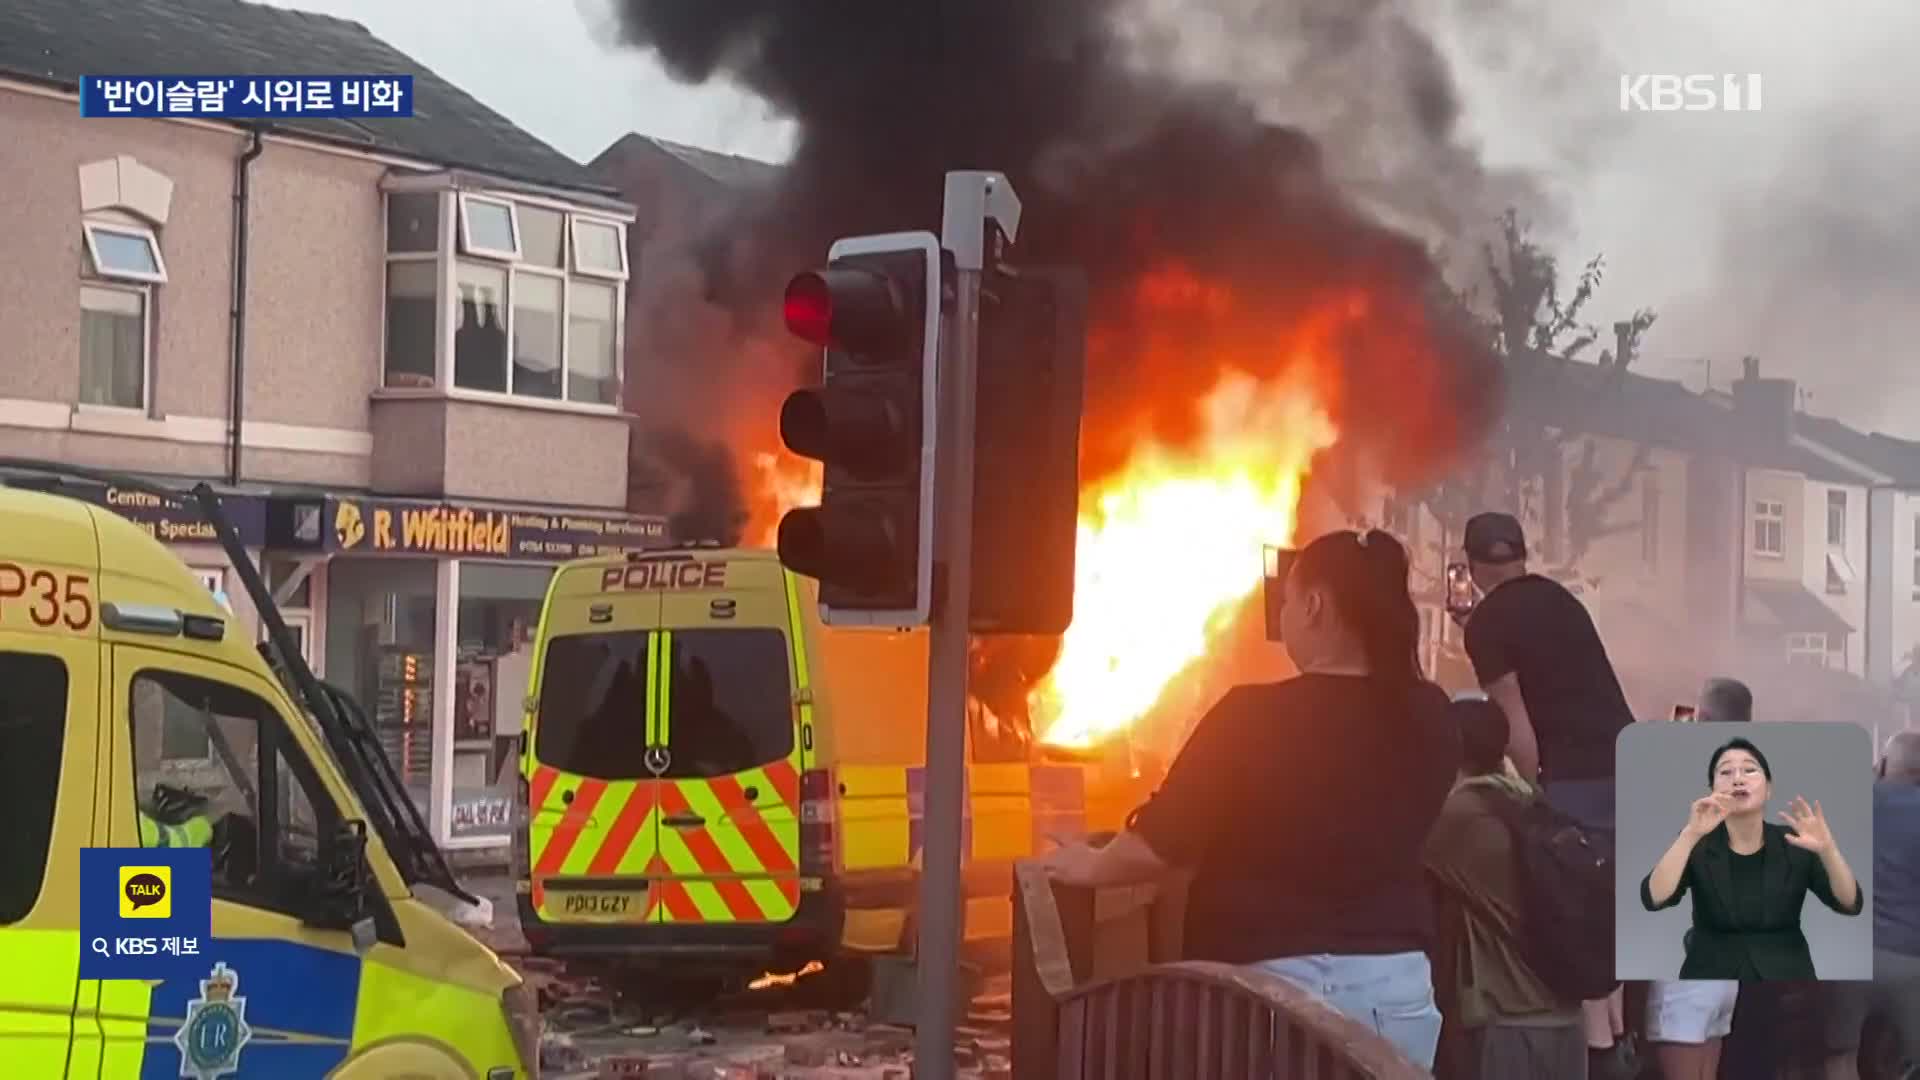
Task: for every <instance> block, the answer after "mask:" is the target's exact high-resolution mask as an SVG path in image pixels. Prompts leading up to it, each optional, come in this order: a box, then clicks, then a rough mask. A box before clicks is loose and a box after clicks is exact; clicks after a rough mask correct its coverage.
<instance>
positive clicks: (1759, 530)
mask: <svg viewBox="0 0 1920 1080" xmlns="http://www.w3.org/2000/svg"><path fill="white" fill-rule="evenodd" d="M1786 539H1787V509H1786V506H1785V505H1784V504H1782V503H1779V502H1775V501H1772V500H1769V499H1759V500H1756V501H1755V502H1754V504H1753V553H1754V554H1755V555H1765V556H1768V557H1769V558H1775V559H1779V558H1785V557H1786V554H1787V544H1786Z"/></svg>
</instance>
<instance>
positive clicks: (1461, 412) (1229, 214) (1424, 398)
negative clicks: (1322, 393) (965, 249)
mask: <svg viewBox="0 0 1920 1080" xmlns="http://www.w3.org/2000/svg"><path fill="white" fill-rule="evenodd" d="M1483 6H1487V5H1483ZM1420 7H1421V5H1417V4H1414V3H1411V2H1407V0H1364V2H1355V0H1292V2H1290V3H1267V2H1255V0H1216V2H1214V3H1210V4H1205V5H1195V4H1192V3H1185V4H1178V5H1173V4H1170V3H1167V2H1159V0H1156V2H1137V3H1123V2H1121V0H1047V2H1045V3H1034V2H1032V0H967V2H964V3H963V2H959V0H927V2H921V3H908V4H902V3H897V2H881V0H846V2H838V3H833V4H795V3H789V2H785V0H702V2H701V3H697V4H694V3H685V2H683V0H619V2H618V6H617V9H616V15H617V24H618V27H619V33H620V35H621V39H622V41H623V42H624V43H625V44H627V45H631V46H635V47H639V48H643V49H647V50H650V51H652V52H653V53H655V54H657V56H658V57H659V59H660V60H661V61H662V62H663V64H664V65H665V66H666V67H667V69H668V70H669V71H670V72H671V73H672V74H673V75H674V76H675V77H676V78H679V79H682V80H685V81H688V82H694V83H699V82H705V81H707V80H709V79H714V78H716V77H723V78H726V79H729V80H731V81H733V82H735V83H737V84H739V85H741V86H743V87H745V88H747V89H749V90H751V91H754V92H756V93H758V94H759V95H761V96H762V97H764V98H765V99H766V100H767V101H768V102H769V103H770V104H771V105H772V106H773V107H774V108H776V109H778V110H780V111H782V112H784V113H785V114H787V115H789V116H791V117H793V118H794V119H795V120H797V122H798V126H799V132H800V134H799V141H798V145H797V148H796V151H795V153H794V156H793V159H792V161H791V163H790V165H789V166H788V167H786V168H785V169H784V170H783V171H782V172H781V174H780V176H779V178H778V180H777V182H776V183H775V185H774V186H773V188H772V189H771V191H769V192H768V193H767V194H766V196H765V197H764V198H754V199H750V200H748V201H747V203H746V204H745V205H744V207H743V208H742V209H740V210H739V211H738V212H737V213H735V214H733V215H731V216H728V217H726V218H723V219H720V220H717V221H710V222H707V223H706V225H707V227H708V228H709V229H710V230H711V231H713V232H716V233H718V234H721V235H723V236H724V237H725V242H719V243H716V242H712V239H711V237H709V238H708V239H707V240H705V241H703V242H702V243H699V244H687V245H683V248H682V249H683V250H685V251H686V252H688V253H689V254H691V255H694V256H696V257H697V258H696V261H695V262H694V264H693V265H688V266H679V267H671V268H668V269H667V270H665V271H664V273H665V274H667V275H668V277H669V278H670V279H677V280H673V281H672V286H673V287H672V289H671V295H673V296H675V297H678V298H679V299H678V300H676V301H675V302H673V303H672V304H671V305H670V309H668V310H664V311H663V314H665V315H666V316H667V317H668V318H669V319H670V320H672V321H675V322H677V326H676V327H675V328H674V329H672V330H671V331H666V332H668V333H671V334H673V335H674V336H675V337H676V338H677V339H678V340H675V341H674V342H672V343H671V348H668V349H665V350H655V351H654V353H653V355H652V356H650V357H649V363H660V364H663V365H667V366H670V367H672V368H674V369H675V370H674V371H672V372H663V373H662V374H661V377H660V380H659V381H658V386H659V387H660V390H659V392H658V393H656V392H654V390H653V388H652V384H654V383H655V382H656V380H654V379H653V377H652V376H651V374H649V375H648V376H647V377H646V381H647V382H648V383H649V384H650V388H649V392H648V394H647V397H648V398H649V399H651V400H653V401H656V402H660V403H662V404H663V406H664V407H665V408H666V409H667V410H669V411H680V410H682V409H684V408H685V406H684V404H683V403H684V402H686V401H688V400H689V397H688V396H687V395H686V394H683V393H673V394H671V396H669V391H670V390H686V391H688V392H689V393H691V394H692V398H691V400H697V401H701V402H703V403H705V402H711V403H712V404H711V408H702V409H701V410H700V411H699V412H698V413H697V414H696V415H699V416H701V417H702V418H703V420H704V421H705V423H704V428H705V431H706V434H707V437H709V438H710V439H715V440H720V441H728V440H731V441H732V445H733V446H734V447H735V449H736V451H748V452H750V451H751V450H752V449H754V448H771V447H770V444H771V443H772V441H773V436H772V430H773V419H774V416H775V414H776V411H777V403H778V399H779V395H780V394H781V393H783V392H784V391H785V390H787V389H789V388H790V387H791V386H792V385H794V384H795V383H796V382H797V381H798V380H799V378H800V375H801V367H800V363H801V362H800V361H799V360H798V359H797V358H796V359H794V360H791V361H790V360H788V359H786V357H788V356H794V355H796V354H793V353H791V352H790V351H787V350H785V349H784V342H782V343H781V345H780V346H769V345H768V344H767V342H768V341H770V340H771V341H780V338H779V336H778V334H777V333H775V331H776V330H777V327H773V326H771V325H770V320H771V319H772V318H773V317H774V316H773V311H774V309H775V308H776V307H777V305H776V304H775V303H774V298H775V297H777V295H778V289H779V286H780V284H781V282H782V281H783V280H784V278H785V277H786V276H787V275H788V274H790V273H791V272H792V271H793V270H795V269H797V268H800V267H804V266H807V265H811V264H812V263H813V262H815V261H817V260H818V259H819V258H820V256H821V255H822V254H823V253H824V251H825V249H826V246H827V244H828V243H829V242H830V241H831V239H832V238H833V237H835V236H839V235H845V234H848V233H856V232H873V231H887V230H893V229H913V228H937V223H938V221H939V201H940V197H941V187H942V176H943V174H944V173H945V172H946V171H947V170H949V169H955V168H992V169H998V170H1001V171H1003V172H1006V173H1007V174H1008V175H1009V177H1010V178H1011V179H1012V180H1013V183H1014V186H1015V188H1016V190H1017V191H1019V192H1020V194H1021V196H1022V200H1023V202H1024V204H1025V214H1024V217H1023V221H1022V226H1021V234H1020V237H1019V243H1018V245H1017V249H1016V254H1017V256H1018V257H1019V258H1020V259H1022V260H1026V261H1031V262H1071V263H1074V264H1077V265H1080V266H1082V267H1085V268H1086V269H1087V270H1088V272H1089V273H1090V274H1091V276H1092V279H1093V282H1092V283H1093V287H1094V308H1095V322H1096V324H1097V325H1098V326H1099V328H1100V331H1101V336H1100V338H1099V340H1098V341H1096V342H1095V343H1094V346H1095V347H1094V348H1093V349H1092V350H1091V354H1090V357H1089V365H1090V370H1089V372H1088V378H1087V405H1086V419H1085V431H1086V446H1085V461H1084V463H1083V467H1084V469H1085V470H1086V471H1087V472H1088V474H1089V475H1090V476H1097V475H1099V474H1101V473H1103V472H1105V471H1107V470H1110V469H1112V468H1114V467H1116V466H1118V465H1119V464H1121V463H1122V462H1123V461H1124V458H1125V454H1126V452H1127V450H1128V448H1129V447H1130V446H1131V445H1132V444H1133V443H1134V442H1135V441H1136V440H1137V439H1138V438H1139V437H1141V436H1143V435H1152V436H1155V437H1158V438H1160V439H1162V440H1165V441H1168V442H1171V443H1174V444H1176V445H1177V444H1178V443H1179V442H1180V440H1181V439H1183V438H1185V437H1187V436H1189V435H1190V434H1192V431H1191V429H1192V427H1193V425H1194V423H1195V420H1194V413H1193V409H1192V403H1193V402H1194V401H1195V400H1196V399H1198V398H1199V397H1200V396H1201V395H1202V394H1203V393H1204V392H1205V391H1206V390H1207V389H1210V388H1211V387H1212V385H1213V384H1214V382H1215V380H1216V379H1217V378H1218V376H1219V375H1220V374H1221V372H1220V370H1219V366H1220V365H1219V364H1216V363H1210V362H1209V360H1208V357H1209V356H1210V355H1213V353H1211V352H1210V350H1209V346H1210V345H1212V344H1215V343H1217V339H1219V337H1220V335H1222V334H1224V333H1232V334H1235V335H1239V336H1241V337H1242V338H1244V336H1245V333H1246V331H1247V323H1248V318H1247V317H1243V318H1239V319H1235V320H1232V325H1230V326H1221V325H1218V324H1217V323H1216V322H1210V321H1208V320H1206V319H1203V318H1192V317H1191V316H1192V312H1191V311H1188V312H1185V313H1184V314H1183V313H1179V312H1176V313H1174V314H1173V315H1172V316H1169V315H1168V314H1167V313H1166V312H1164V311H1160V312H1155V313H1152V314H1151V316H1149V315H1148V314H1145V313H1143V312H1144V311H1145V309H1143V306H1142V305H1141V304H1140V303H1139V295H1138V285H1139V283H1140V281H1141V280H1142V278H1143V276H1145V275H1147V274H1148V273H1149V272H1151V271H1155V270H1166V269H1167V268H1170V267H1171V268H1176V269H1178V270H1179V271H1180V272H1182V273H1185V274H1190V275H1193V276H1194V277H1195V278H1196V279H1197V280H1199V281H1201V282H1208V283H1219V284H1221V285H1224V286H1225V287H1227V288H1230V289H1231V291H1232V293H1233V294H1234V295H1235V296H1236V297H1237V298H1238V300H1239V302H1240V305H1241V307H1242V308H1243V309H1245V308H1249V307H1250V308H1253V309H1256V310H1255V311H1254V312H1253V313H1252V314H1251V316H1249V317H1252V316H1257V318H1258V320H1261V321H1263V322H1265V323H1268V324H1270V325H1275V326H1286V325H1289V324H1290V323H1292V322H1294V321H1295V320H1298V319H1301V318H1304V317H1306V316H1307V315H1308V313H1310V312H1313V311H1316V310H1324V309H1325V308H1326V307H1327V306H1328V305H1330V304H1334V305H1337V304H1339V303H1341V302H1343V298H1350V297H1354V296H1365V297H1367V298H1369V299H1368V304H1367V310H1366V313H1365V316H1364V318H1362V319H1361V320H1360V321H1359V324H1358V325H1359V329H1355V330H1349V331H1346V332H1343V333H1342V334H1341V335H1340V337H1339V340H1337V341H1333V342H1329V343H1326V344H1327V346H1328V347H1329V348H1330V349H1331V351H1332V353H1333V357H1332V359H1333V360H1334V365H1333V370H1331V371H1329V372H1327V373H1325V376H1326V379H1327V380H1330V381H1331V382H1332V383H1333V384H1335V386H1336V392H1335V393H1334V394H1333V395H1332V396H1333V397H1335V398H1337V399H1339V400H1337V401H1336V402H1334V403H1333V404H1334V405H1335V407H1336V408H1337V410H1338V413H1339V415H1337V416H1336V420H1337V421H1338V422H1339V423H1340V425H1341V427H1342V431H1343V434H1344V436H1345V438H1344V440H1343V443H1342V447H1352V448H1354V449H1360V448H1364V450H1365V453H1366V455H1367V458H1368V460H1369V462H1370V463H1371V466H1370V467H1371V468H1372V469H1373V471H1374V472H1376V473H1382V474H1384V477H1385V478H1398V479H1412V478H1416V477H1417V474H1421V473H1424V472H1428V471H1430V470H1432V469H1434V468H1435V467H1437V466H1439V465H1442V464H1444V462H1445V460H1446V459H1447V458H1448V457H1449V455H1450V453H1451V452H1452V451H1454V450H1456V449H1458V448H1459V447H1461V446H1462V445H1464V444H1467V443H1470V442H1471V441H1472V440H1473V439H1474V438H1475V436H1476V435H1477V434H1478V429H1479V427H1480V425H1482V424H1483V423H1485V422H1486V421H1487V420H1488V419H1489V417H1490V415H1491V413H1492V411H1493V410H1494V409H1495V408H1497V379H1496V377H1495V369H1494V368H1493V367H1492V366H1491V365H1490V363H1489V361H1488V359H1487V357H1486V354H1485V353H1484V352H1483V351H1482V350H1481V349H1480V348H1479V346H1478V343H1477V341H1475V340H1474V339H1473V338H1472V336H1471V335H1470V334H1467V333H1464V332H1462V331H1461V330H1460V328H1458V327H1456V326H1453V325H1452V324H1450V323H1449V322H1448V321H1447V320H1446V319H1445V318H1443V317H1442V315H1441V313H1442V312H1443V311H1444V310H1445V309H1446V308H1447V305H1446V304H1444V303H1435V297H1436V295H1439V285H1440V274H1439V272H1438V270H1437V268H1436V265H1435V261H1434V257H1433V255H1432V253H1431V252H1432V249H1433V247H1434V245H1436V244H1438V243H1441V242H1448V241H1451V242H1454V243H1455V244H1456V245H1457V246H1458V247H1461V248H1469V249H1470V248H1471V247H1472V245H1471V243H1470V242H1468V241H1471V239H1472V237H1473V233H1474V231H1475V230H1474V226H1476V225H1477V224H1479V223H1482V222H1490V221H1491V220H1492V219H1493V217H1494V215H1495V212H1496V211H1497V209H1498V207H1499V206H1501V205H1504V204H1511V203H1519V204H1521V205H1523V206H1526V207H1530V208H1538V206H1539V204H1540V201H1541V200H1540V199H1539V198H1538V196H1537V195H1536V194H1535V193H1534V192H1533V190H1532V189H1531V188H1530V187H1529V186H1528V185H1527V184H1526V183H1525V182H1524V180H1522V179H1520V178H1515V177H1510V176H1499V175H1495V174H1492V173H1490V172H1488V171H1486V170H1484V169H1482V168H1481V167H1480V166H1479V165H1478V163H1477V160H1476V157H1475V155H1474V153H1473V152H1472V149H1471V148H1470V147H1467V146H1465V145H1463V144H1462V142H1461V140H1460V138H1459V136H1458V132H1457V124H1458V120H1459V104H1458V99H1457V96H1456V94H1455V92H1454V88H1453V84H1452V81H1451V77H1450V75H1449V72H1448V70H1447V67H1446V65H1445V63H1444V61H1443V59H1442V57H1441V55H1440V53H1439V51H1438V50H1437V48H1436V47H1435V46H1434V45H1433V42H1432V39H1431V38H1430V37H1429V36H1428V35H1427V34H1426V33H1425V32H1424V31H1423V30H1422V29H1421V27H1420V25H1419V23H1418V22H1417V21H1416V20H1415V18H1414V17H1413V15H1412V14H1411V12H1414V11H1416V10H1417V9H1419V8H1420ZM1310 130H1311V131H1312V132H1313V134H1309V131H1310ZM1388 220H1391V221H1392V222H1393V223H1394V224H1393V225H1392V226H1391V227H1390V226H1389V225H1387V224H1384V223H1383V222H1385V221H1388ZM659 272H662V271H660V270H659V269H658V262H657V261H651V260H650V265H649V266H648V267H643V268H642V269H641V274H642V276H643V278H644V277H645V276H646V275H648V274H653V273H659ZM642 288H643V289H654V290H656V292H657V290H659V289H660V288H661V286H660V284H659V283H658V282H655V283H652V284H650V285H649V284H643V286H642ZM662 307H668V306H667V305H662ZM723 311H724V315H722V314H721V312H723ZM1149 317H1151V318H1152V319H1153V320H1154V322H1153V323H1152V324H1151V325H1149V324H1148V322H1147V321H1146V320H1147V319H1148V318H1149ZM1170 318H1171V319H1172V320H1173V321H1169V319H1170ZM1183 319H1184V320H1185V321H1181V320H1183ZM1183 335H1184V340H1185V341H1186V342H1187V343H1188V345H1189V346H1190V347H1188V348H1185V349H1181V350H1179V351H1173V350H1169V349H1167V348H1165V347H1164V346H1165V344H1166V342H1167V341H1168V340H1171V339H1178V338H1182V336H1183ZM1149 339H1152V341H1153V342H1154V343H1157V344H1158V345H1159V346H1161V347H1159V348H1149V347H1148V346H1147V342H1148V340H1149ZM1241 346H1242V347H1240V348H1239V349H1237V350H1235V351H1233V352H1232V353H1231V355H1232V357H1233V363H1235V364H1236V365H1239V366H1242V367H1247V366H1252V367H1254V370H1253V371H1252V372H1251V373H1252V374H1254V375H1257V376H1262V377H1265V376H1270V375H1274V374H1278V373H1280V372H1281V371H1282V370H1283V369H1285V368H1286V367H1287V366H1288V365H1290V364H1293V363H1296V362H1298V361H1297V359H1296V358H1295V357H1293V356H1290V355H1287V354H1286V353H1284V352H1283V351H1281V350H1278V349H1276V350H1274V351H1273V352H1272V353H1271V354H1270V355H1267V356H1265V357H1258V356H1250V355H1249V351H1248V350H1247V349H1246V348H1245V347H1244V341H1242V342H1241ZM769 349H771V350H772V352H773V353H775V354H776V355H777V357H778V358H775V357H774V356H769V355H768V353H769ZM1225 354H1226V353H1225V351H1224V350H1223V351H1222V353H1221V355H1225ZM1175 357H1177V358H1178V359H1177V361H1176V360H1174V359H1172V358H1175ZM692 383H698V384H700V385H701V386H702V387H704V389H703V390H694V389H693V388H692V387H691V386H690V385H689V384H692ZM1338 388H1344V390H1340V389H1338ZM722 397H724V398H726V399H727V400H722ZM687 415H688V413H686V412H684V411H681V412H680V416H682V417H685V416H687ZM740 436H744V438H745V439H746V441H745V442H744V443H742V442H741V441H739V438H738V437H740ZM1337 452H1345V451H1344V450H1343V451H1337ZM752 467H753V465H752V462H750V461H737V462H736V467H735V475H736V476H738V475H741V474H743V473H748V472H750V470H751V469H752ZM708 501H711V500H710V499H709V500H708Z"/></svg>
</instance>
